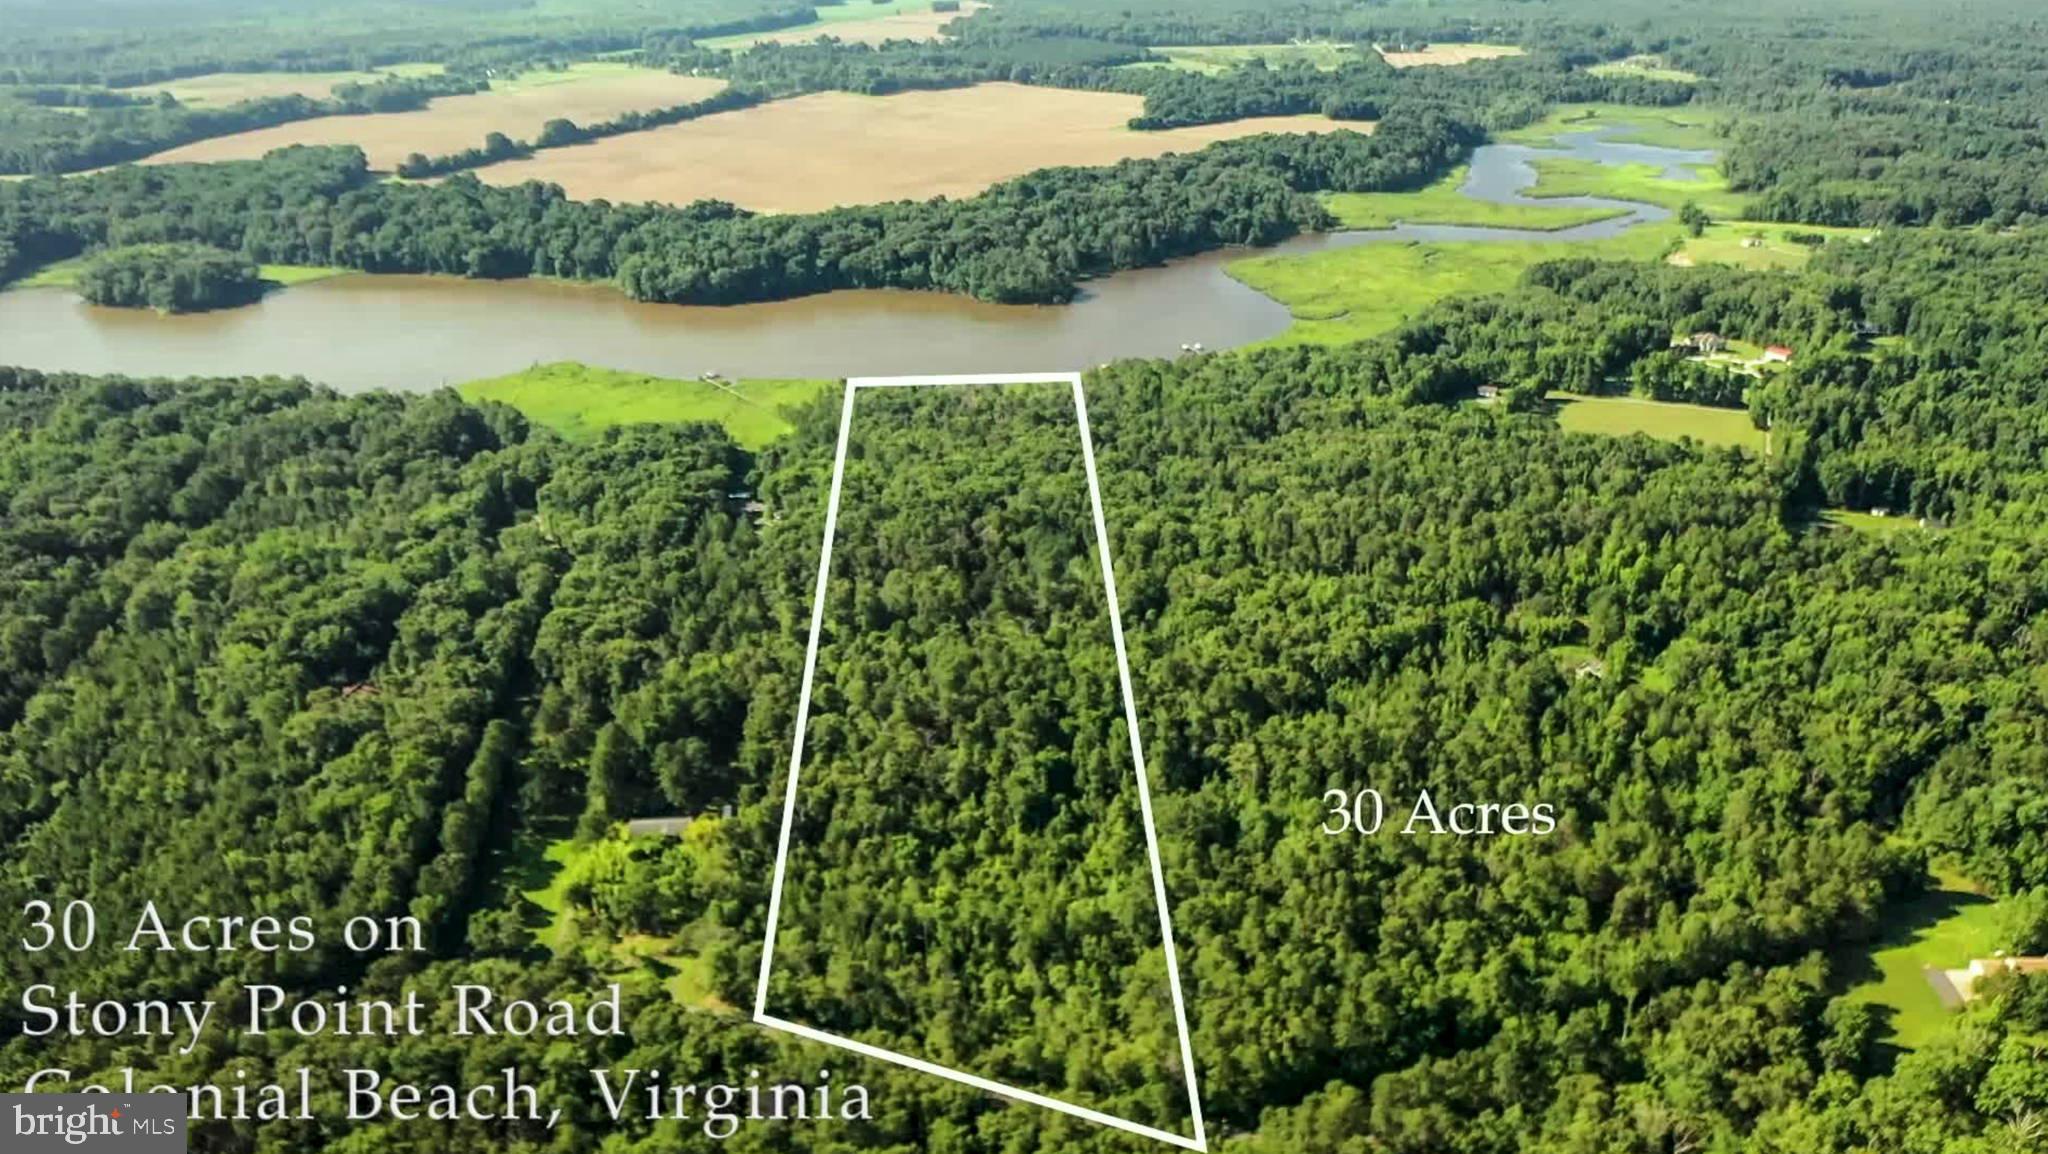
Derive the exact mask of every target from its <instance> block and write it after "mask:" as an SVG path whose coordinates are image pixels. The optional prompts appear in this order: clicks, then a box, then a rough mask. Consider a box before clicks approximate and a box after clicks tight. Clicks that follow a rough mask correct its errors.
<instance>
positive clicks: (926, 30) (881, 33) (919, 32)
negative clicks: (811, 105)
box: [699, 0, 988, 50]
mask: <svg viewBox="0 0 2048 1154" xmlns="http://www.w3.org/2000/svg"><path fill="white" fill-rule="evenodd" d="M986 7H988V5H987V4H985V3H979V2H978V0H967V2H966V3H963V4H961V5H960V10H959V11H958V12H934V11H933V10H932V0H888V2H887V3H883V4H875V3H872V2H870V0H847V2H846V3H844V4H834V5H827V6H823V7H820V8H817V9H815V11H816V12H817V14H818V18H817V19H816V20H813V21H811V22H810V23H809V24H798V25H795V26H793V27H789V28H777V29H775V30H774V31H772V32H740V33H735V34H734V35H731V36H714V37H712V38H710V39H708V40H702V41H699V43H700V44H702V45H703V46H704V47H706V48H722V49H726V50H745V49H748V48H752V47H753V46H754V45H756V44H809V43H811V42H812V41H814V40H816V39H817V38H818V37H820V36H830V37H832V38H833V39H835V40H840V41H844V42H845V43H848V44H885V43H887V42H889V41H891V40H937V39H939V38H940V37H942V36H944V35H945V32H946V26H947V25H949V24H951V23H952V22H953V21H955V20H958V19H960V18H961V17H962V16H969V15H972V14H973V13H975V12H979V11H980V10H982V9H983V8H986Z"/></svg>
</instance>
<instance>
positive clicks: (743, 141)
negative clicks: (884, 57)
mask: <svg viewBox="0 0 2048 1154" xmlns="http://www.w3.org/2000/svg"><path fill="white" fill-rule="evenodd" d="M1143 107H1144V100H1143V98H1142V97H1137V96H1126V95H1123V94H1120V93H1108V92H1077V91H1071V90H1068V89H1057V88H1034V87H1030V86H1027V85H1021V84H983V85H978V86H976V87H973V88H954V89H945V90H941V91H930V92H906V93H901V94H898V95H893V96H857V95H853V94H851V93H844V92H824V93H816V94H813V95H809V96H799V97H796V98H794V99H790V100H778V101H775V102H773V103H770V104H764V105H761V106H759V107H756V108H747V109H742V110H739V111H737V112H725V113H720V114H718V115H716V116H706V117H703V118H701V119H698V120H693V121H689V122H686V123H683V124H676V125H670V126H668V127H665V128H657V129H653V130H651V131H648V132H637V133H629V134H627V135H625V136H615V137H612V138H610V139H608V140H601V141H597V142H595V143H591V144H586V145H578V146H576V147H572V148H555V149H548V150H546V151H543V152H541V153H539V154H537V155H535V156H533V157H530V158H528V159H525V160H515V161H511V162H508V163H505V164H498V165H492V166H490V167H488V168H482V169H478V170H477V175H478V176H480V177H481V178H483V179H484V180H486V181H489V182H491V183H493V184H517V183H519V182H521V181H527V180H539V181H547V182H550V183H554V184H559V185H561V186H562V187H563V188H564V189H566V190H567V191H568V193H569V195H570V196H572V197H574V198H576V199H579V200H588V199H595V198H599V197H602V198H604V199H606V200H611V201H616V202H624V203H637V202H642V201H657V202H662V203H668V204H687V203H689V202H691V201H696V200H706V199H714V200H728V201H731V202H733V203H734V204H738V205H741V206H743V207H746V208H750V209H755V210H757V211H762V212H815V211H818V210H821V209H826V208H831V207H833V206H835V205H842V204H873V203H877V202H881V201H890V200H904V199H915V200H922V199H927V198H930V197H934V196H954V197H959V196H972V195H974V194H975V193H978V192H980V191H982V190H983V189H985V188H987V187H988V186H989V185H991V184H995V183H997V182H999V181H1003V180H1007V179H1009V178H1010V177H1014V176H1021V175H1023V174H1025V173H1027V172H1032V171H1035V170H1037V169H1041V168H1047V167H1050V166H1054V165H1103V164H1114V163H1115V162H1117V161H1119V160H1125V159H1128V158H1132V157H1150V156H1159V155H1161V154H1164V153H1168V152H1188V151H1193V150H1196V149H1200V148H1202V147H1204V146H1206V145H1208V144H1211V143H1214V142H1215V141H1218V140H1227V139H1232V138H1235V137H1240V136H1251V135H1255V134H1258V133H1262V132H1328V131H1332V130H1334V129H1339V128H1350V129H1354V130H1358V131H1371V129H1372V126H1371V125H1370V124H1369V123H1366V122H1362V121H1349V122H1340V121H1332V120H1328V119H1325V118H1323V117H1320V116H1277V117H1258V118H1253V119H1248V120H1238V121H1232V122H1230V123H1228V124H1211V125H1203V126H1201V127H1197V128H1184V129H1174V130H1171V131H1166V132H1134V131H1132V130H1131V129H1130V128H1128V127H1126V125H1127V124H1128V122H1129V121H1130V119H1131V118H1132V117H1134V116H1137V115H1138V114H1139V113H1140V112H1141V111H1142V110H1143Z"/></svg>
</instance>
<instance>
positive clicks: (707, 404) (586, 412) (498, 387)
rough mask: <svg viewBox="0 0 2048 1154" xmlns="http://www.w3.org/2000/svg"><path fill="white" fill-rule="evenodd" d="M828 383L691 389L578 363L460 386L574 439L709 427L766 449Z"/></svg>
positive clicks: (692, 385) (696, 384) (693, 384)
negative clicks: (795, 409)
mask: <svg viewBox="0 0 2048 1154" xmlns="http://www.w3.org/2000/svg"><path fill="white" fill-rule="evenodd" d="M831 384H832V382H830V381H822V380H748V381H725V382H721V383H720V384H712V383H711V382H709V381H684V380H675V379H672V378H668V377H651V376H647V375H645V374H643V373H627V372H620V371H618V370H616V369H601V368H595V367H593V366H590V365H581V364H576V363H574V362H563V363H560V364H552V365H537V366H535V367H533V368H530V369H527V370H525V371H524V372H518V373H512V374H510V375H508V376H503V377H495V378H492V379H489V380H481V381H471V382H469V383H468V384H465V385H461V386H459V387H458V388H459V391H460V392H461V393H462V395H463V396H464V397H467V398H468V399H470V400H473V401H499V402H502V403H504V404H507V405H510V406H512V407H513V408H515V409H518V410H519V411H520V412H522V413H525V414H526V416H527V417H528V418H529V419H531V420H533V421H535V422H537V423H539V424H542V425H546V426H547V427H548V428H551V429H553V430H555V431H556V432H558V433H561V434H562V435H563V436H565V437H569V438H571V439H582V438H586V437H593V436H596V435H597V434H599V433H601V432H603V431H604V430H606V429H608V428H611V427H612V426H614V425H636V424H637V425H646V424H670V423H675V422H680V421H708V422H710V423H712V424H716V425H721V426H723V427H724V428H725V430H726V432H728V433H730V434H731V435H732V438H733V440H735V441H738V442H739V443H740V444H742V445H745V446H747V447H748V448H755V449H757V448H760V447H761V446H762V445H765V444H767V443H768V442H770V441H773V440H774V439H776V438H777V437H780V436H782V435H783V434H784V433H787V432H788V431H789V429H790V424H789V420H788V419H787V418H786V417H785V416H784V415H783V409H785V408H786V407H788V406H792V405H798V404H801V403H803V402H805V401H808V400H810V399H811V398H812V397H815V396H817V395H818V394H820V393H822V392H824V391H825V390H826V389H827V388H829V387H830V386H831Z"/></svg>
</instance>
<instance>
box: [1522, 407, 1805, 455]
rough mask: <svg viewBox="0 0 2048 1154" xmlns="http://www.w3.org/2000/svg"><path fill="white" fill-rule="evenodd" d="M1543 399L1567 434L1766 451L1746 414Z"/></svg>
mask: <svg viewBox="0 0 2048 1154" xmlns="http://www.w3.org/2000/svg"><path fill="white" fill-rule="evenodd" d="M1549 399H1550V403H1551V406H1552V411H1553V412H1554V413H1555V414H1556V415H1557V424H1558V427H1559V428H1561V429H1563V430H1564V431H1566V432H1568V433H1594V434H1597V435H1600V436H1605V437H1627V436H1633V435H1634V434H1636V433H1641V434H1642V435H1644V436H1646V437H1655V438H1656V439H1658V440H1660V441H1683V440H1686V439H1688V438H1690V439H1692V440H1695V441H1698V442H1699V443H1701V444H1703V445H1713V446H1716V447H1718V448H1724V449H1748V450H1750V451H1752V452H1757V453H1761V452H1764V451H1766V449H1767V448H1768V442H1767V441H1766V440H1765V433H1764V431H1763V430H1762V429H1759V428H1757V427H1756V422H1754V421H1752V420H1751V419H1750V416H1749V411H1748V410H1747V409H1723V408H1715V407H1713V406H1711V405H1687V404H1680V403H1678V402H1676V401H1652V400H1649V399H1647V398H1644V397H1589V396H1581V395H1580V394H1577V393H1552V394H1550V398H1549Z"/></svg>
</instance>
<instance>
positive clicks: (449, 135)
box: [144, 63, 725, 169]
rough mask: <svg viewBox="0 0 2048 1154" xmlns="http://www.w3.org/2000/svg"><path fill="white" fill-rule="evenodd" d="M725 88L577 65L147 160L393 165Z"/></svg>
mask: <svg viewBox="0 0 2048 1154" xmlns="http://www.w3.org/2000/svg"><path fill="white" fill-rule="evenodd" d="M724 87H725V82H724V81H723V80H714V79H710V78H707V77H697V76H678V75H676V74H674V73H671V72H662V71H657V70H655V69H651V68H635V67H633V66H631V65H626V64H617V63H590V64H578V65H574V66H572V67H570V68H568V69H564V70H562V71H560V72H545V71H541V72H535V73H531V74H528V75H526V76H521V77H517V78H514V79H512V80H509V81H506V82H505V83H503V84H501V85H499V86H497V87H495V88H493V90H492V91H489V92H479V93H476V94H474V95H471V96H446V97H442V98H441V99H439V100H436V101H434V102H433V103H432V104H430V105H428V106H427V107H426V108H423V109H419V110H418V111H414V112H390V113H382V114H378V115H365V116H328V117H322V118H320V119H317V120H301V121H297V122H295V123H292V124H280V125H278V126H276V127H274V128H264V129H259V130H257V131H254V132H241V133H236V134H235V135H233V136H221V137H216V138H214V139H211V140H202V141H198V142H196V143H193V144H188V145H185V146H184V147H182V148H173V149H171V150H169V151H168V152H159V153H157V154H156V155H155V156H152V157H150V158H149V159H148V160H146V161H144V163H146V164H186V163H194V162H205V161H216V160H253V159H256V158H258V157H260V156H262V155H263V154H264V153H267V152H270V151H272V150H273V149H278V148H284V147H287V146H289V145H294V144H354V145H359V146H361V148H362V150H363V152H364V153H365V154H367V155H368V156H369V158H370V166H371V167H372V168H379V169H392V168H396V167H397V166H398V164H399V162H400V161H403V160H404V159H405V158H406V157H407V156H409V155H410V154H412V153H415V152H419V153H424V154H426V155H428V156H440V155H445V154H447V153H453V152H461V151H462V150H464V149H467V148H475V147H477V146H478V145H481V144H482V143H483V140H484V137H486V136H488V135H489V134H491V133H493V132H502V133H504V134H505V135H507V136H510V137H512V138H514V139H531V138H532V137H533V136H534V135H535V134H537V133H539V132H540V129H541V126H542V125H544V124H546V123H547V122H548V121H550V120H553V119H555V118H556V117H565V118H567V119H569V120H573V121H575V122H576V123H578V124H590V123H595V122H597V121H602V120H609V119H611V118H612V117H615V116H618V115H619V114H621V113H625V112H636V111H644V110H647V109H654V108H665V107H668V106H670V105H674V104H687V103H690V102H691V101H696V100H702V99H704V98H705V97H707V96H710V95H712V94H714V93H716V92H718V91H719V90H720V89H722V88H724Z"/></svg>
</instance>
